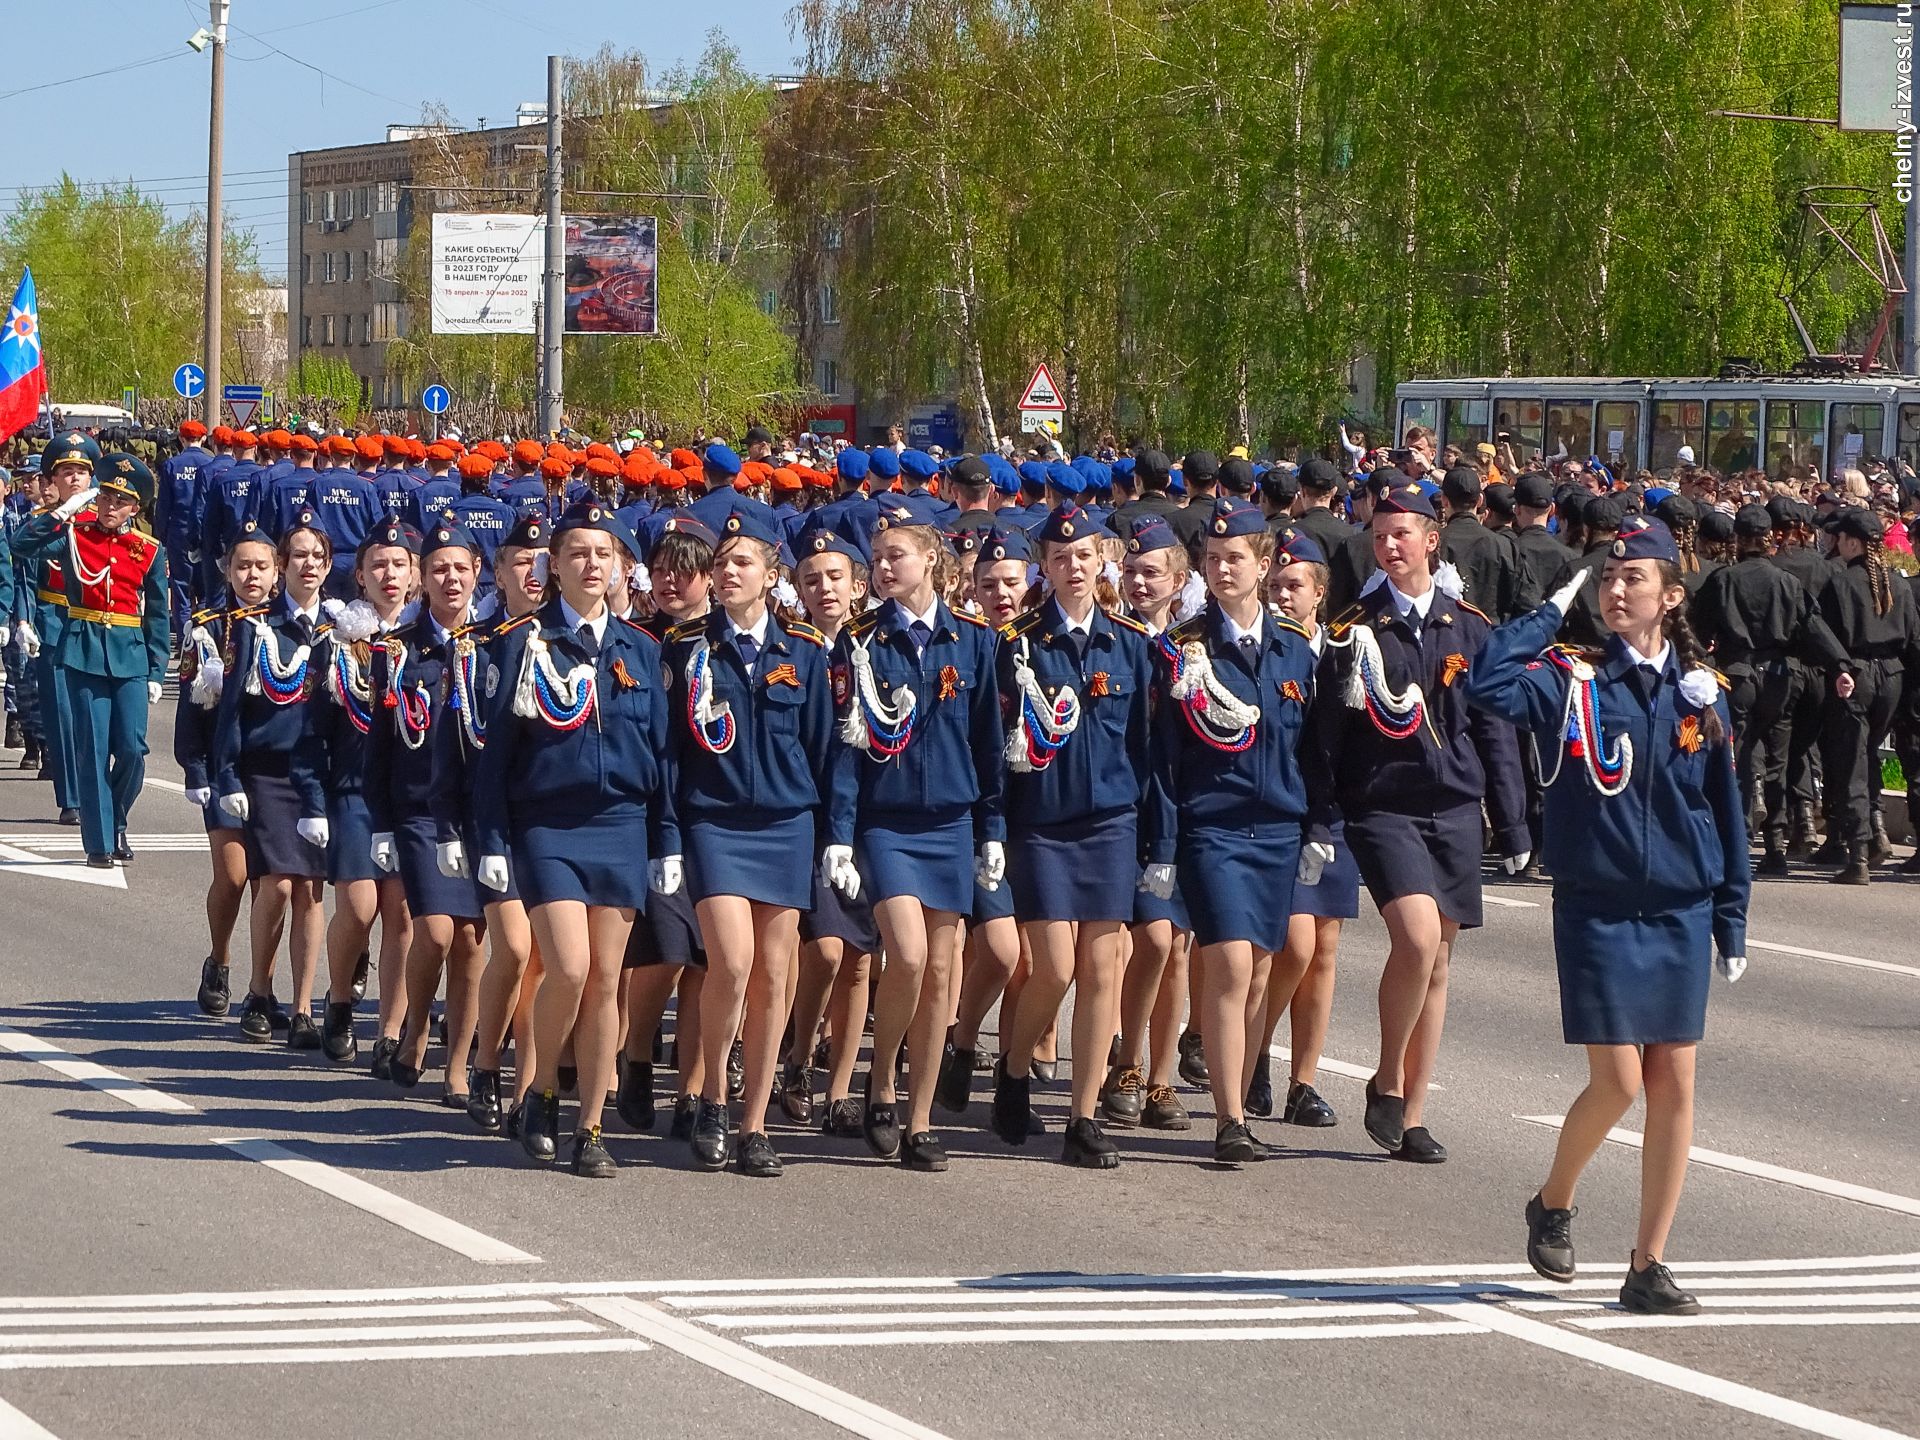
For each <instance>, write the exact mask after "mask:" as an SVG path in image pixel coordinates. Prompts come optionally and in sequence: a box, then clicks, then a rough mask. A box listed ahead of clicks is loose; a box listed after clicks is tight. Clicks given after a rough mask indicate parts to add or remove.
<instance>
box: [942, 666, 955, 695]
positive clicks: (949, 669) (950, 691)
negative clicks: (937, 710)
mask: <svg viewBox="0 0 1920 1440" xmlns="http://www.w3.org/2000/svg"><path fill="white" fill-rule="evenodd" d="M959 693H960V672H959V671H958V670H956V669H954V668H953V666H951V665H942V666H941V667H940V698H941V699H942V700H951V699H953V697H954V696H956V695H958V694H959Z"/></svg>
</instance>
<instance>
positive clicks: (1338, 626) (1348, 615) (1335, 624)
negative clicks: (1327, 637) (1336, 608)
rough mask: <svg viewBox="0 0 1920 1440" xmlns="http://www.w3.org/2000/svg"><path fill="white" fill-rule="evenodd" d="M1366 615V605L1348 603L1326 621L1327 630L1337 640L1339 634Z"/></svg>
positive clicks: (1345, 631) (1341, 634) (1344, 632)
mask: <svg viewBox="0 0 1920 1440" xmlns="http://www.w3.org/2000/svg"><path fill="white" fill-rule="evenodd" d="M1366 617H1367V607H1366V606H1364V605H1359V604H1355V605H1349V606H1348V607H1347V608H1346V609H1345V610H1342V611H1341V612H1340V613H1339V614H1338V615H1337V616H1335V617H1334V618H1333V619H1331V620H1329V621H1328V622H1327V631H1328V633H1329V634H1331V635H1332V636H1333V638H1334V639H1336V640H1338V639H1339V638H1340V637H1341V636H1343V635H1345V634H1346V633H1347V631H1349V630H1351V629H1352V628H1353V627H1354V626H1355V625H1358V624H1359V623H1360V622H1361V621H1362V620H1364V619H1366Z"/></svg>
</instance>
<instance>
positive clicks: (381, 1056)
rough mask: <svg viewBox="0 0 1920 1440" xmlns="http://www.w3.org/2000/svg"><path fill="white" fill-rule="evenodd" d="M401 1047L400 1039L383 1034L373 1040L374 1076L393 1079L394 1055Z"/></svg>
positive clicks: (380, 1078)
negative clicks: (393, 1038)
mask: <svg viewBox="0 0 1920 1440" xmlns="http://www.w3.org/2000/svg"><path fill="white" fill-rule="evenodd" d="M399 1048H400V1042H399V1041H398V1040H392V1039H389V1038H388V1037H387V1036H385V1035H382V1036H381V1037H380V1038H379V1039H377V1040H375V1041H374V1042H373V1078H374V1079H376V1080H391V1079H392V1078H393V1057H394V1054H395V1052H396V1051H398V1050H399Z"/></svg>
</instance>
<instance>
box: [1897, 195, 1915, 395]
mask: <svg viewBox="0 0 1920 1440" xmlns="http://www.w3.org/2000/svg"><path fill="white" fill-rule="evenodd" d="M1906 247H1907V249H1906V254H1905V256H1903V257H1902V263H1901V267H1900V268H1901V270H1902V272H1903V273H1904V275H1905V277H1906V282H1907V294H1906V298H1905V299H1903V300H1902V301H1901V302H1900V373H1901V374H1902V375H1920V184H1916V185H1915V186H1914V187H1913V188H1912V190H1910V191H1909V192H1908V194H1907V238H1906Z"/></svg>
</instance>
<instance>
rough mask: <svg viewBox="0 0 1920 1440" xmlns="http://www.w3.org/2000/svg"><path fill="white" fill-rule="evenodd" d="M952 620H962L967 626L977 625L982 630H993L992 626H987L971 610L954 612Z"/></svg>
mask: <svg viewBox="0 0 1920 1440" xmlns="http://www.w3.org/2000/svg"><path fill="white" fill-rule="evenodd" d="M953 618H954V619H956V620H964V621H965V622H966V623H967V624H969V625H978V626H979V627H980V628H981V629H982V630H991V629H993V626H991V625H989V624H988V623H987V622H986V621H985V620H983V619H981V618H980V617H979V616H978V615H976V614H974V613H973V612H972V611H971V610H956V611H954V612H953Z"/></svg>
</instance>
